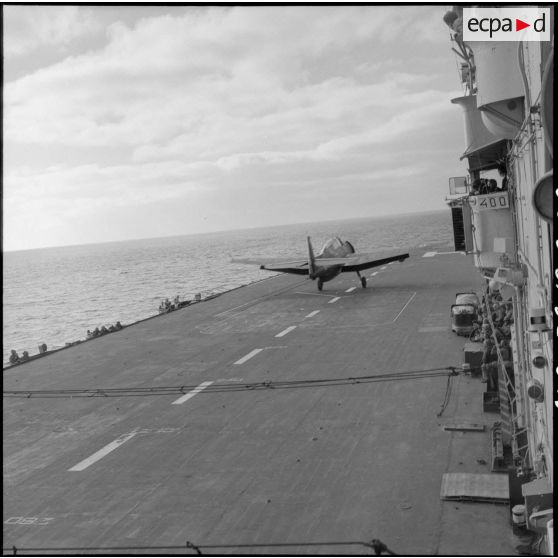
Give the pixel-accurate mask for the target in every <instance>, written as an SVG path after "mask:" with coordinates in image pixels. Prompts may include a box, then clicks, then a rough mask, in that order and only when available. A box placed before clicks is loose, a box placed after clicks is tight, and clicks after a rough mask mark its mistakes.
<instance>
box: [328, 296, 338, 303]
mask: <svg viewBox="0 0 558 558" xmlns="http://www.w3.org/2000/svg"><path fill="white" fill-rule="evenodd" d="M338 300H339V297H338V296H336V297H334V298H332V299H331V300H329V301H328V304H333V303H334V302H337V301H338Z"/></svg>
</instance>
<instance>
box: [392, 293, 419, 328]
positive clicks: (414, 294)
mask: <svg viewBox="0 0 558 558" xmlns="http://www.w3.org/2000/svg"><path fill="white" fill-rule="evenodd" d="M416 294H417V292H416V291H415V292H414V293H413V294H412V295H411V298H410V299H409V300H408V301H407V304H405V306H403V308H402V309H401V312H399V314H397V316H395V318H394V319H393V322H394V323H395V321H396V320H397V318H399V316H401V314H403V311H404V310H405V308H407V306H409V304H411V300H413V298H415V296H416Z"/></svg>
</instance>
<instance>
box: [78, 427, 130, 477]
mask: <svg viewBox="0 0 558 558" xmlns="http://www.w3.org/2000/svg"><path fill="white" fill-rule="evenodd" d="M136 434H137V431H135V430H134V431H133V432H130V433H129V434H125V435H124V436H120V438H117V439H116V440H114V442H111V443H110V444H107V445H106V446H105V447H104V448H101V449H100V450H99V451H96V452H95V453H94V454H93V455H90V456H89V457H88V458H86V459H84V460H83V461H80V462H79V463H78V464H77V465H74V466H73V467H72V468H70V469H68V471H83V470H84V469H87V467H89V466H90V465H93V463H96V462H97V461H99V459H102V458H103V457H105V455H108V454H109V453H110V452H111V451H114V450H115V449H116V448H119V447H120V446H121V445H122V444H124V443H125V442H127V441H128V440H130V439H131V438H133V437H134V436H135V435H136Z"/></svg>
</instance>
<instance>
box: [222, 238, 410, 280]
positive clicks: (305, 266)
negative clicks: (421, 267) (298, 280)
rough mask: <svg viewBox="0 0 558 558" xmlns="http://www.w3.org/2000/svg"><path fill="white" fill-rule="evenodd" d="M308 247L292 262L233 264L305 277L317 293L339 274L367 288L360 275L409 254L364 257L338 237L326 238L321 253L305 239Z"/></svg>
mask: <svg viewBox="0 0 558 558" xmlns="http://www.w3.org/2000/svg"><path fill="white" fill-rule="evenodd" d="M306 240H307V244H308V258H307V259H302V260H293V259H287V258H262V259H260V260H255V259H252V258H233V259H232V261H233V262H234V263H245V264H255V265H259V266H260V269H266V270H268V271H277V272H280V273H294V274H297V275H307V276H308V277H309V278H310V279H312V280H313V281H314V280H316V279H317V280H318V290H320V291H321V290H322V289H323V286H324V283H325V282H326V281H331V280H332V279H333V278H334V277H337V275H339V274H340V273H346V272H351V271H352V272H355V273H356V274H357V275H358V278H359V279H360V283H361V285H362V287H363V288H366V277H363V276H362V275H361V274H360V272H361V271H363V270H365V269H370V268H372V267H378V266H381V265H386V264H388V263H391V262H402V261H404V260H405V259H407V258H408V257H409V254H407V253H406V254H386V253H383V254H378V253H375V254H365V253H357V252H356V251H355V249H354V246H353V245H352V244H351V243H350V242H349V241H348V240H345V241H344V240H341V239H340V238H339V237H334V238H331V239H329V240H328V241H327V242H326V243H325V244H324V247H323V248H322V250H321V251H320V252H319V253H318V254H316V255H314V249H313V247H312V241H311V240H310V237H309V236H308V237H306Z"/></svg>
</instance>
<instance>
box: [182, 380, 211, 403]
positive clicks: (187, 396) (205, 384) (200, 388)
mask: <svg viewBox="0 0 558 558" xmlns="http://www.w3.org/2000/svg"><path fill="white" fill-rule="evenodd" d="M212 383H213V382H202V383H201V384H200V385H199V386H198V387H196V388H194V389H193V390H192V391H189V392H188V393H187V394H185V395H183V396H182V397H179V398H178V399H177V400H176V401H173V402H172V405H182V403H184V402H186V401H188V399H192V397H194V395H197V394H198V393H199V392H200V391H203V390H204V389H205V388H206V387H208V386H210V385H211V384H212Z"/></svg>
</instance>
